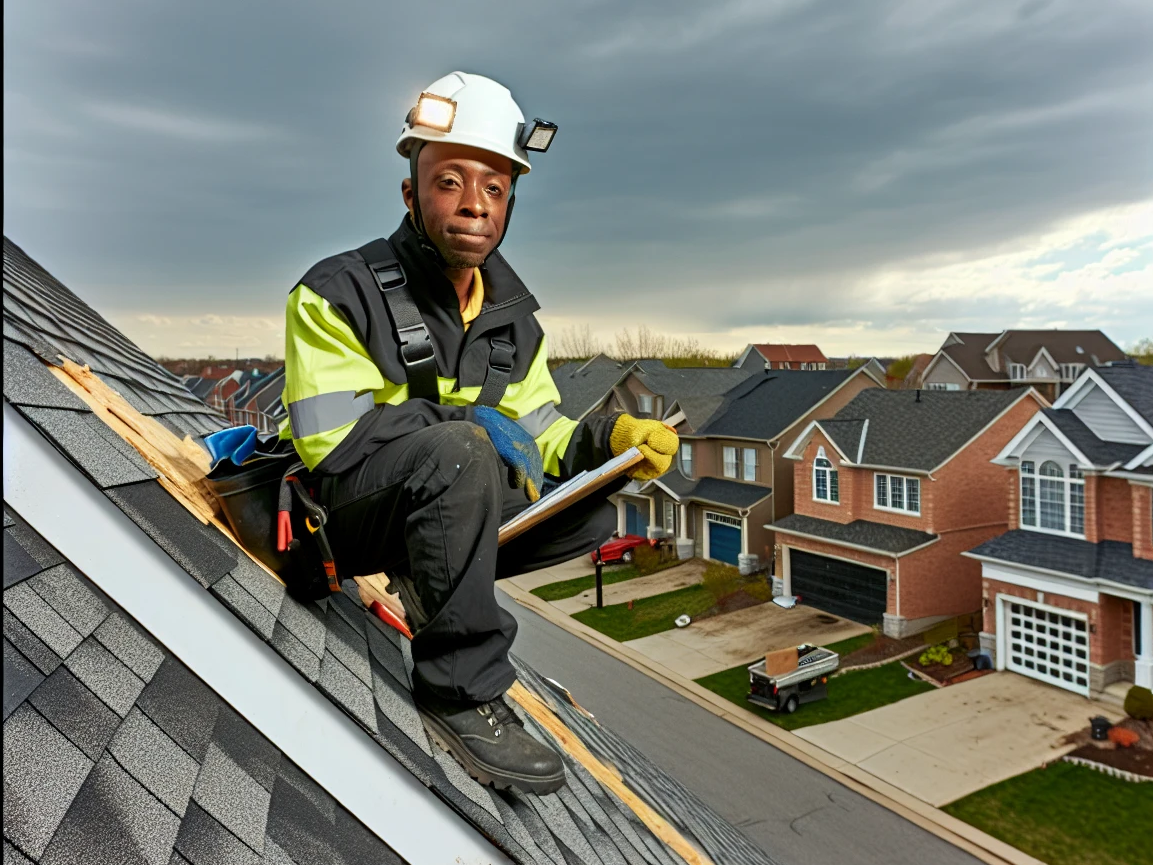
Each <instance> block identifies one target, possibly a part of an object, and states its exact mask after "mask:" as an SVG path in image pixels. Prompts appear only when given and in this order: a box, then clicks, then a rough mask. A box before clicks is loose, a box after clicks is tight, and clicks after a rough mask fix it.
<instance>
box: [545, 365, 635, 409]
mask: <svg viewBox="0 0 1153 865" xmlns="http://www.w3.org/2000/svg"><path fill="white" fill-rule="evenodd" d="M621 369H622V366H621V364H620V363H619V362H617V361H615V360H613V359H612V358H611V357H608V356H606V355H603V354H598V355H597V356H596V357H594V358H592V359H591V360H587V361H581V360H572V361H569V362H568V363H564V364H561V365H560V366H558V367H557V368H556V369H554V370H553V371H552V380H553V382H554V383H555V384H556V387H557V390H558V391H559V392H560V398H561V402H560V411H561V413H562V414H564V415H565V416H566V417H570V418H573V419H574V420H575V419H577V418H580V417H582V416H583V415H584V414H585V413H586V412H588V411H589V409H591V408H593V407H595V406H596V405H597V403H599V402H600V401H601V400H602V399H604V397H605V395H606V394H607V393H608V392H609V391H610V390H612V386H613V385H614V384H616V383H617V380H618V379H620V377H621Z"/></svg>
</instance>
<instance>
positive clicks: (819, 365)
mask: <svg viewBox="0 0 1153 865" xmlns="http://www.w3.org/2000/svg"><path fill="white" fill-rule="evenodd" d="M824 368H825V365H824V364H823V363H818V364H817V369H824Z"/></svg>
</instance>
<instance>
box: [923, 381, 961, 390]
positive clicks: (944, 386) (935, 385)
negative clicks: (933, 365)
mask: <svg viewBox="0 0 1153 865" xmlns="http://www.w3.org/2000/svg"><path fill="white" fill-rule="evenodd" d="M960 389H961V386H960V385H959V384H957V383H956V382H955V381H931V382H929V383H928V384H927V385H926V386H925V390H960Z"/></svg>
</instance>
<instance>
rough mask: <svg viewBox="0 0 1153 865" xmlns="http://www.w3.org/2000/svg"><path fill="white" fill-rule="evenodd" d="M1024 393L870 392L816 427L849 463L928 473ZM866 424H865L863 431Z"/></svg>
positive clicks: (977, 391) (1014, 391)
mask: <svg viewBox="0 0 1153 865" xmlns="http://www.w3.org/2000/svg"><path fill="white" fill-rule="evenodd" d="M811 374H812V373H810V375H811ZM1026 393H1027V389H1025V388H1014V389H1011V390H970V391H913V390H883V389H881V388H873V389H870V390H866V391H862V392H861V393H859V394H857V396H856V397H854V399H853V401H852V402H851V403H849V404H848V405H847V406H845V407H844V408H843V409H841V410H840V411H839V412H837V414H836V416H835V417H834V419H833V422H832V423H829V422H828V421H819V423H820V426H821V428H822V429H824V430H825V432H826V433H827V434H828V435H829V437H830V438H831V439H832V440H833V441H834V443H835V444H836V445H837V447H838V448H839V449H840V450H841V451H842V453H844V454H845V456H846V457H847V458H848V459H849V460H850V461H851V462H853V463H857V464H858V465H867V466H884V467H887V468H900V469H911V470H913V471H923V472H927V471H932V470H933V469H935V468H936V467H937V466H939V465H941V464H942V463H943V462H945V461H946V460H948V459H949V457H951V456H952V455H953V454H955V453H956V452H957V451H958V450H960V449H961V448H962V447H963V446H964V445H965V444H966V443H967V442H969V441H970V440H971V439H972V438H973V437H974V436H975V435H977V434H978V433H979V432H980V431H981V430H982V429H984V428H985V427H986V426H987V425H988V424H989V423H991V422H992V421H993V420H994V419H995V418H996V417H997V416H998V415H1000V414H1001V413H1002V412H1003V411H1005V410H1006V409H1007V408H1009V406H1011V405H1012V404H1013V403H1015V402H1016V401H1017V400H1019V399H1021V397H1022V396H1024V395H1025V394H1026ZM865 421H868V426H867V428H866V425H865V423H864V422H865ZM862 436H863V437H864V448H863V450H862V449H861V438H862ZM858 454H859V455H860V456H859V458H858Z"/></svg>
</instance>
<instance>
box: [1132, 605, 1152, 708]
mask: <svg viewBox="0 0 1153 865" xmlns="http://www.w3.org/2000/svg"><path fill="white" fill-rule="evenodd" d="M1137 648H1138V651H1137V659H1136V660H1135V661H1134V663H1133V684H1135V685H1140V686H1141V687H1143V688H1153V600H1148V601H1142V602H1141V645H1140V646H1138V647H1137Z"/></svg>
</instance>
